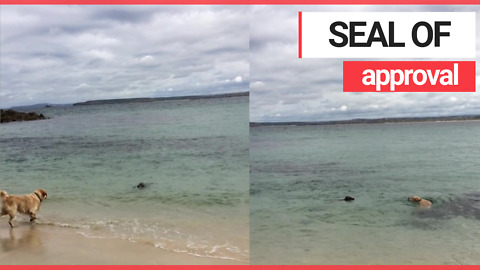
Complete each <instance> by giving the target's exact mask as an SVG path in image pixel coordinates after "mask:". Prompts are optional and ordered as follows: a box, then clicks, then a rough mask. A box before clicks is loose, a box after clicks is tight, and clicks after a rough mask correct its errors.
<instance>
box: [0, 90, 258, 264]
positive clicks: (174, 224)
mask: <svg viewBox="0 0 480 270" xmlns="http://www.w3.org/2000/svg"><path fill="white" fill-rule="evenodd" d="M41 112H42V113H43V114H44V115H46V116H47V117H49V118H50V119H48V120H42V121H33V122H22V123H9V124H2V126H1V131H0V150H1V167H0V169H1V172H2V173H1V175H0V179H1V180H0V188H1V189H4V190H7V191H8V192H9V193H11V194H24V193H30V192H32V191H33V190H34V189H36V188H40V187H41V188H44V189H46V190H47V192H48V199H47V200H46V201H45V202H44V204H43V205H42V209H41V211H40V212H39V214H38V217H39V219H38V222H39V223H41V224H49V225H51V226H61V227H67V228H71V229H72V230H75V231H76V232H78V233H80V234H82V235H84V236H86V237H94V238H119V239H125V240H129V241H132V242H140V243H145V244H148V245H154V246H156V247H158V248H161V249H164V250H169V251H176V252H182V253H189V254H192V255H195V256H205V257H213V258H228V259H233V260H239V261H248V257H249V247H248V244H249V227H248V226H249V224H248V222H249V221H248V220H249V219H248V188H249V187H248V176H249V175H248V170H249V166H248V143H249V141H248V97H238V98H223V99H209V100H178V101H158V102H152V103H130V104H118V105H91V106H73V107H69V108H45V109H43V110H42V111H41ZM139 182H145V183H147V187H146V188H144V189H137V188H135V186H136V185H137V184H138V183H139ZM18 220H19V221H20V222H22V220H23V221H25V220H26V217H21V216H19V217H18ZM1 222H7V219H6V218H5V217H4V218H2V219H1Z"/></svg>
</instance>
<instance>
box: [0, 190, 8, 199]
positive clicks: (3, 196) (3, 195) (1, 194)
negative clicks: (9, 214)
mask: <svg viewBox="0 0 480 270" xmlns="http://www.w3.org/2000/svg"><path fill="white" fill-rule="evenodd" d="M7 197H8V193H7V192H6V191H5V190H0V198H1V199H2V201H4V200H5V199H6V198H7Z"/></svg>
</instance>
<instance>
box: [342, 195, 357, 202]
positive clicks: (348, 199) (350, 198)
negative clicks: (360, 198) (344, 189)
mask: <svg viewBox="0 0 480 270" xmlns="http://www.w3.org/2000/svg"><path fill="white" fill-rule="evenodd" d="M343 200H344V201H347V202H349V201H353V200H355V198H354V197H352V196H345V199H343Z"/></svg>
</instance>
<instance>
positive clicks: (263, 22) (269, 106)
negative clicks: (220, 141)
mask: <svg viewBox="0 0 480 270" xmlns="http://www.w3.org/2000/svg"><path fill="white" fill-rule="evenodd" d="M298 11H304V12H306V11H337V12H344V11H347V12H348V11H371V12H381V11H400V12H417V11H422V12H427V11H429V12H445V11H477V13H478V11H479V7H478V6H257V7H255V8H253V9H252V19H251V24H250V36H251V40H250V49H251V57H250V59H251V61H250V74H251V78H250V80H251V85H250V87H251V94H250V95H251V98H250V120H251V121H254V122H258V121H325V120H341V119H352V118H380V117H407V116H436V115H460V114H475V113H477V114H478V113H480V111H479V107H480V99H479V96H478V94H477V93H344V92H343V85H342V82H343V80H347V79H348V78H343V75H342V73H343V70H342V61H344V60H345V61H348V60H350V59H298V58H297V57H298V56H297V50H298V47H297V46H298V45H297V42H298V40H297V27H298V24H297V23H298V22H297V20H298ZM479 17H480V16H478V14H477V27H476V28H477V29H480V27H479V26H480V23H479V22H480V18H479ZM479 40H480V39H479V38H478V37H477V50H479V49H480V42H479ZM356 60H358V59H356ZM362 60H363V59H362ZM364 60H369V59H364ZM372 60H392V59H372ZM405 60H409V59H405ZM415 60H419V59H415ZM428 60H432V59H428ZM447 60H448V59H447ZM478 72H479V71H478V69H477V74H478ZM477 77H478V76H477ZM477 83H478V80H477Z"/></svg>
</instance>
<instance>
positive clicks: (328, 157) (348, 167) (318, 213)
mask: <svg viewBox="0 0 480 270" xmlns="http://www.w3.org/2000/svg"><path fill="white" fill-rule="evenodd" d="M479 133H480V122H448V123H440V122H434V123H404V124H371V125H333V126H275V127H254V128H251V130H250V141H251V142H250V160H251V174H250V181H251V185H250V196H251V197H250V226H251V228H250V230H251V263H253V264H479V263H480V244H479V241H478V239H479V237H480V181H479V178H478V177H479V175H480V166H478V164H479V158H480V141H479V140H478V134H479ZM347 195H349V196H353V197H355V200H354V201H352V202H346V201H343V200H342V199H343V198H344V197H345V196H347ZM412 195H419V196H422V197H425V198H429V199H431V200H432V201H433V206H432V208H431V209H428V210H421V209H418V208H416V207H415V205H413V204H412V203H410V202H408V201H407V198H408V197H409V196H412Z"/></svg>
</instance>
